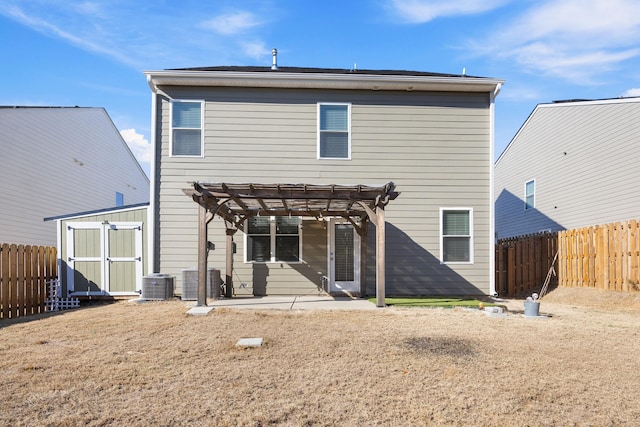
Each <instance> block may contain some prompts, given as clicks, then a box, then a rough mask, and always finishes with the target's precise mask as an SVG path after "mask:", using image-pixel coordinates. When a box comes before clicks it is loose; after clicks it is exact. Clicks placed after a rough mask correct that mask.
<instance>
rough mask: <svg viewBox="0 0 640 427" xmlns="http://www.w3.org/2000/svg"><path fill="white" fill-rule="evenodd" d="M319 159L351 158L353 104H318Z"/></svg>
mask: <svg viewBox="0 0 640 427" xmlns="http://www.w3.org/2000/svg"><path fill="white" fill-rule="evenodd" d="M318 158H319V159H350V158H351V104H335V103H319V104H318Z"/></svg>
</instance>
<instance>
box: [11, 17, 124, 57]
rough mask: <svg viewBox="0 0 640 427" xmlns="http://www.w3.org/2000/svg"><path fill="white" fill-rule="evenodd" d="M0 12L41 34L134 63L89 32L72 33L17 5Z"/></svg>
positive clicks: (93, 31)
mask: <svg viewBox="0 0 640 427" xmlns="http://www.w3.org/2000/svg"><path fill="white" fill-rule="evenodd" d="M0 13H2V14H4V15H6V16H8V17H9V18H11V19H14V20H16V21H18V22H20V23H21V24H23V25H26V26H28V27H30V28H32V29H34V30H36V31H38V32H40V33H42V34H46V35H49V36H54V37H58V38H61V39H63V40H66V41H67V42H69V43H71V44H73V45H76V46H78V47H80V48H82V49H84V50H87V51H90V52H96V53H99V54H104V55H107V56H111V57H113V58H114V59H116V60H118V61H119V62H122V63H124V64H127V65H133V64H134V61H132V60H131V58H130V57H129V56H127V55H126V54H124V53H122V52H121V51H120V50H119V49H116V48H112V47H110V43H107V41H106V40H101V39H99V38H96V37H95V35H94V36H89V34H83V33H82V31H77V32H76V33H74V32H73V30H71V31H69V30H68V29H67V28H68V26H67V25H64V24H61V25H57V24H56V23H54V22H51V21H49V20H47V19H44V18H40V17H38V16H36V15H33V14H29V13H28V12H26V11H25V10H23V9H21V8H20V7H18V6H5V7H0ZM76 30H77V29H76ZM91 32H92V33H94V34H95V33H96V27H93V28H92V29H91Z"/></svg>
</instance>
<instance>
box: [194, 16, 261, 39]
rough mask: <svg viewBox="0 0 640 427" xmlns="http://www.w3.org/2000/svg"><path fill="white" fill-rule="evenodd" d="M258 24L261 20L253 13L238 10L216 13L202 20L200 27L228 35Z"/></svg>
mask: <svg viewBox="0 0 640 427" xmlns="http://www.w3.org/2000/svg"><path fill="white" fill-rule="evenodd" d="M260 25H262V22H261V21H260V20H258V18H257V17H256V16H255V15H254V14H253V13H251V12H245V11H240V12H234V13H227V14H223V15H218V16H216V17H215V18H213V19H210V20H208V21H205V22H203V23H202V24H201V27H203V28H207V29H209V30H213V31H215V32H216V33H219V34H223V35H225V36H230V35H235V34H239V33H242V32H245V31H247V30H249V29H251V28H254V27H258V26H260Z"/></svg>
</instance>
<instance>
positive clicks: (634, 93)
mask: <svg viewBox="0 0 640 427" xmlns="http://www.w3.org/2000/svg"><path fill="white" fill-rule="evenodd" d="M622 96H625V97H631V96H640V87H635V88H633V89H629V90H627V91H626V92H625V93H623V94H622Z"/></svg>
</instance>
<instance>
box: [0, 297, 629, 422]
mask: <svg viewBox="0 0 640 427" xmlns="http://www.w3.org/2000/svg"><path fill="white" fill-rule="evenodd" d="M506 305H507V306H508V307H509V308H510V309H511V310H512V311H511V316H509V317H508V318H492V317H488V316H486V315H484V314H483V313H481V312H480V311H470V310H464V309H430V308H402V309H394V308H388V309H381V310H378V311H346V312H344V311H294V312H291V311H289V312H285V311H251V310H233V309H216V310H214V311H212V312H211V313H210V314H209V315H207V316H188V315H186V309H187V305H186V304H185V303H182V302H179V301H170V302H153V303H145V304H131V303H127V302H119V303H114V304H107V305H94V306H90V307H86V308H81V309H78V310H74V311H67V312H64V313H61V314H48V315H41V316H34V317H31V318H28V319H27V320H25V319H22V320H20V319H18V320H15V321H13V320H8V321H7V320H5V321H1V322H0V372H2V374H1V377H0V390H1V392H0V408H1V409H0V425H10V426H19V425H30V426H33V425H38V426H40V425H56V426H58V425H63V426H64V425H90V426H98V425H143V426H148V425H154V426H155V425H186V424H189V425H216V426H225V425H234V426H235V425H247V426H266V425H294V426H298V425H301V426H316V425H318V426H322V425H349V426H370V425H392V426H397V425H400V426H402V425H471V426H494V425H497V426H616V425H637V423H638V422H639V420H640V398H639V393H640V334H639V331H640V296H638V294H611V293H604V292H598V291H591V290H585V289H580V290H568V289H558V290H555V291H553V292H552V293H550V294H549V295H548V296H547V297H545V299H544V300H543V301H542V304H541V309H540V311H541V313H546V314H550V315H552V317H551V318H550V319H546V320H540V319H525V318H523V317H522V316H521V315H520V314H519V313H516V311H520V313H521V312H522V307H523V304H522V301H508V302H507V303H506ZM245 337H262V338H264V340H265V343H264V345H263V346H262V347H260V348H253V349H239V348H236V347H235V343H236V342H237V340H238V339H239V338H245Z"/></svg>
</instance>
